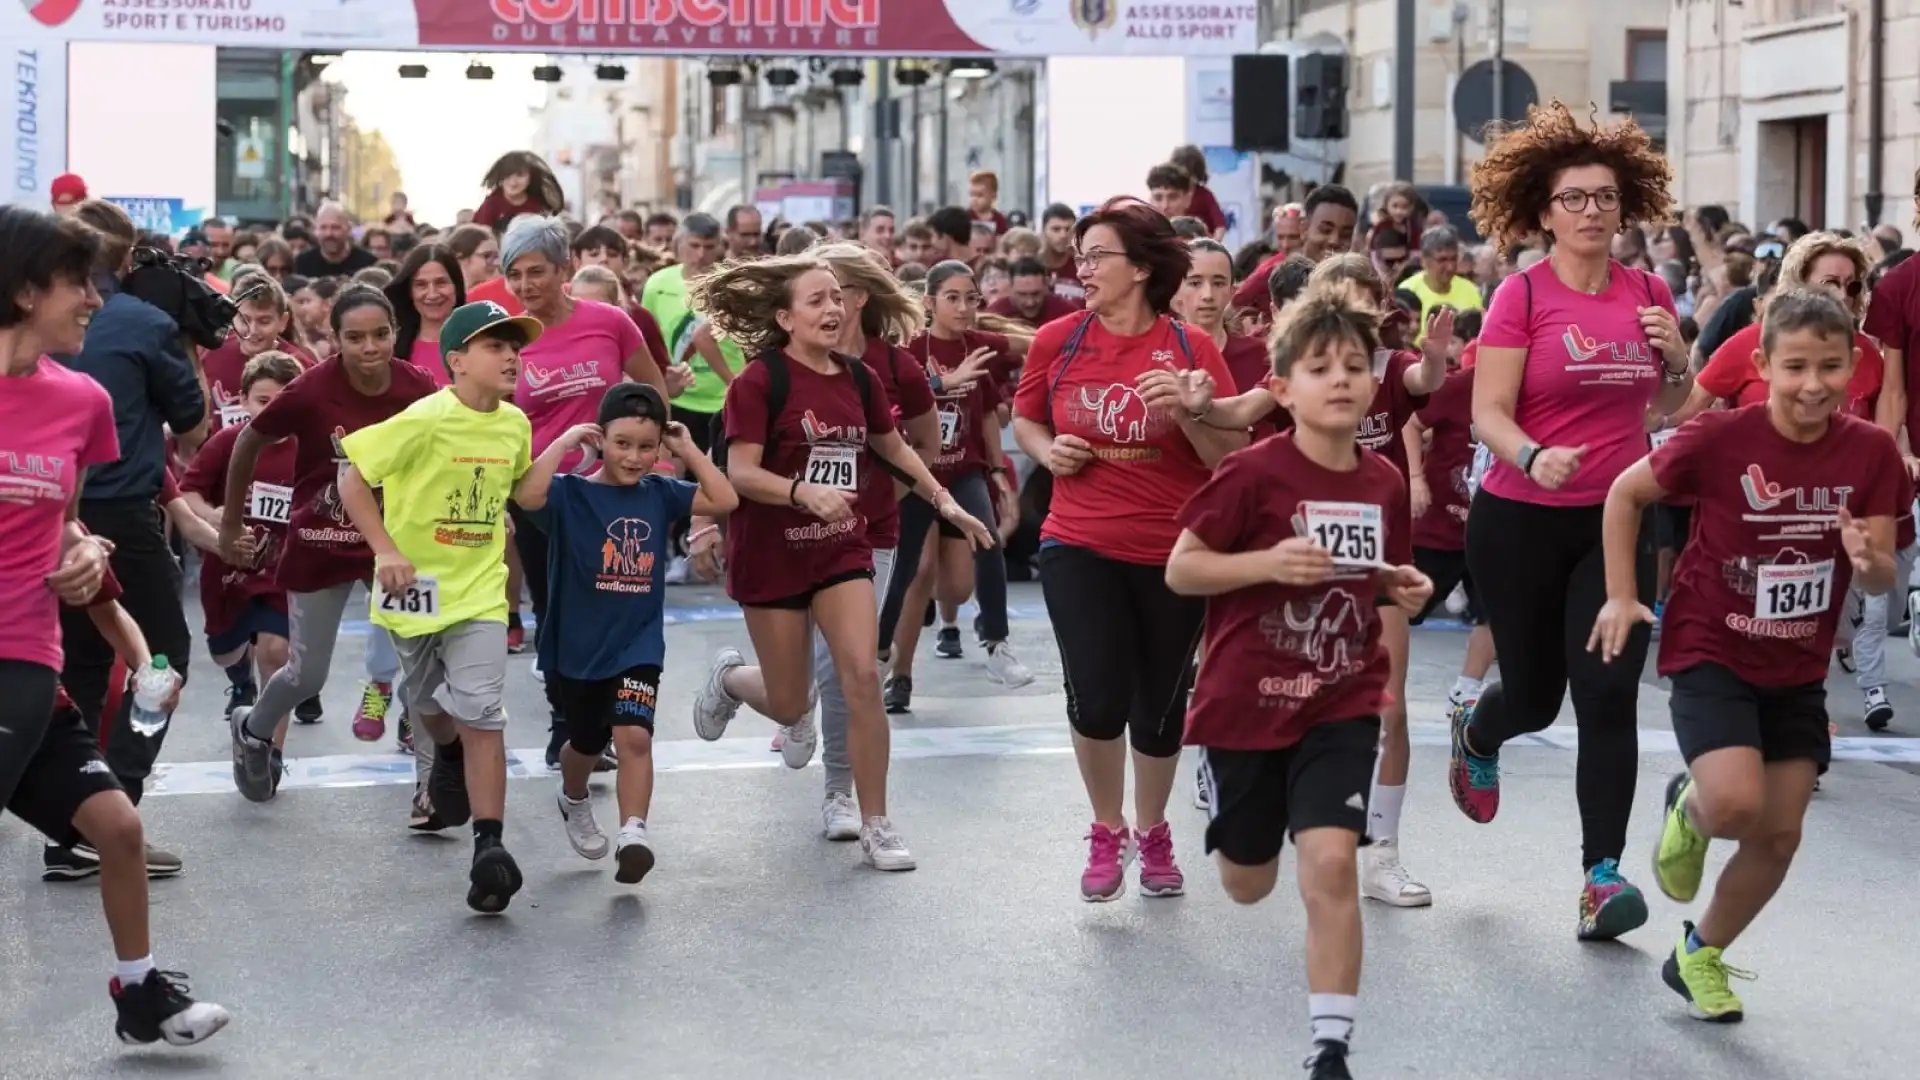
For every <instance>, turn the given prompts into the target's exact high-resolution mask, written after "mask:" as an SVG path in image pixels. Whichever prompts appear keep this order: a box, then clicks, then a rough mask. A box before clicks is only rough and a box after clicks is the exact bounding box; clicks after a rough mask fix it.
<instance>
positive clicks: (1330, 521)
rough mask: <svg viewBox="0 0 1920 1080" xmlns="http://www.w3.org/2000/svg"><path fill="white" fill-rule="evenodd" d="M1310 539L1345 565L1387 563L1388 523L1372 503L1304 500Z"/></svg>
mask: <svg viewBox="0 0 1920 1080" xmlns="http://www.w3.org/2000/svg"><path fill="white" fill-rule="evenodd" d="M1300 516H1301V517H1302V518H1303V519H1304V520H1305V524H1306V529H1307V531H1306V535H1307V539H1309V540H1312V541H1313V542H1314V543H1315V544H1318V545H1320V546H1321V547H1323V548H1326V549H1327V553H1328V554H1330V555H1332V556H1333V561H1334V562H1335V563H1337V564H1339V565H1341V566H1385V565H1387V560H1386V547H1387V542H1386V534H1387V530H1386V525H1385V523H1384V521H1383V519H1382V517H1381V514H1380V508H1379V507H1378V506H1375V505H1373V504H1372V503H1349V502H1303V503H1301V504H1300Z"/></svg>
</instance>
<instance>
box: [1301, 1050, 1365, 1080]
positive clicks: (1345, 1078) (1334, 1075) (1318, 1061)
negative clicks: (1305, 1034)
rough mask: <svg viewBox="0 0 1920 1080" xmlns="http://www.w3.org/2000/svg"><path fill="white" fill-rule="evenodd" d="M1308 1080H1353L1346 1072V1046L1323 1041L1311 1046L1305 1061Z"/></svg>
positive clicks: (1350, 1074)
mask: <svg viewBox="0 0 1920 1080" xmlns="http://www.w3.org/2000/svg"><path fill="white" fill-rule="evenodd" d="M1306 1067H1307V1077H1308V1080H1353V1074H1352V1073H1350V1072H1348V1071H1347V1044H1346V1043H1343V1042H1333V1041H1331V1040H1324V1041H1321V1042H1317V1043H1314V1044H1313V1053H1312V1054H1311V1055H1309V1056H1308V1058H1307V1060H1306Z"/></svg>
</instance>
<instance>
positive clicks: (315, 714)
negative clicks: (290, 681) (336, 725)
mask: <svg viewBox="0 0 1920 1080" xmlns="http://www.w3.org/2000/svg"><path fill="white" fill-rule="evenodd" d="M325 715H326V710H324V709H322V708H321V707H320V699H319V698H317V697H310V698H308V699H307V700H305V701H303V702H301V703H300V704H299V705H298V706H296V707H295V708H294V710H293V718H294V719H295V720H297V721H299V722H300V723H302V724H317V723H319V722H320V718H321V717H322V716H325Z"/></svg>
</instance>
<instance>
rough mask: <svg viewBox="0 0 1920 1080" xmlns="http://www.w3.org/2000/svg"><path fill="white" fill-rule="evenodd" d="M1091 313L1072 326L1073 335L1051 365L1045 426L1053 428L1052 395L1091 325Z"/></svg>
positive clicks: (1070, 335)
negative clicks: (1051, 373)
mask: <svg viewBox="0 0 1920 1080" xmlns="http://www.w3.org/2000/svg"><path fill="white" fill-rule="evenodd" d="M1093 318H1094V316H1093V313H1092V312H1087V313H1086V314H1084V315H1081V316H1080V322H1079V323H1078V324H1077V325H1076V326H1074V328H1073V333H1071V334H1068V335H1067V341H1066V344H1064V345H1062V346H1060V358H1059V359H1057V360H1055V361H1054V363H1053V378H1052V379H1050V380H1048V382H1047V426H1048V427H1053V393H1054V391H1055V390H1057V389H1059V387H1060V379H1061V377H1063V376H1064V375H1066V373H1067V364H1068V363H1070V362H1072V360H1073V354H1074V353H1077V352H1079V351H1080V342H1081V341H1082V340H1083V339H1085V338H1086V336H1087V328H1088V327H1090V326H1092V325H1093Z"/></svg>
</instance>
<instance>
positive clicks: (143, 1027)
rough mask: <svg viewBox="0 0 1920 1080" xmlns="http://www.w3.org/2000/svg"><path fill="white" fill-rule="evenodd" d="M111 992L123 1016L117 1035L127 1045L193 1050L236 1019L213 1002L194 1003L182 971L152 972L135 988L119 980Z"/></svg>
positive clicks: (116, 1030) (116, 1007)
mask: <svg viewBox="0 0 1920 1080" xmlns="http://www.w3.org/2000/svg"><path fill="white" fill-rule="evenodd" d="M107 992H108V993H109V994H111V995H113V1007H114V1009H115V1010H117V1011H118V1012H119V1014H120V1018H119V1019H118V1020H117V1021H115V1022H114V1025H113V1032H114V1034H116V1035H118V1036H120V1041H121V1042H123V1043H138V1044H142V1045H144V1044H146V1043H154V1042H159V1041H160V1040H161V1039H165V1040H167V1042H168V1043H170V1044H171V1045H174V1046H192V1045H193V1044H195V1043H197V1042H202V1041H204V1040H206V1039H207V1038H209V1037H211V1036H212V1035H213V1034H214V1033H215V1032H217V1031H219V1030H220V1029H221V1028H223V1027H226V1026H227V1023H228V1021H230V1020H232V1019H233V1017H232V1016H231V1015H229V1014H228V1013H227V1010H225V1009H223V1008H221V1007H220V1006H218V1005H215V1004H213V1003H212V1002H209V1001H195V1000H193V998H192V997H191V996H190V995H188V993H187V977H186V975H185V974H184V973H182V972H178V971H160V970H158V969H156V970H153V971H149V972H147V977H146V978H145V979H143V980H142V981H140V982H138V983H135V984H133V985H132V986H122V985H121V984H120V980H119V979H115V980H113V982H112V983H110V984H109V985H108V987H107Z"/></svg>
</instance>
